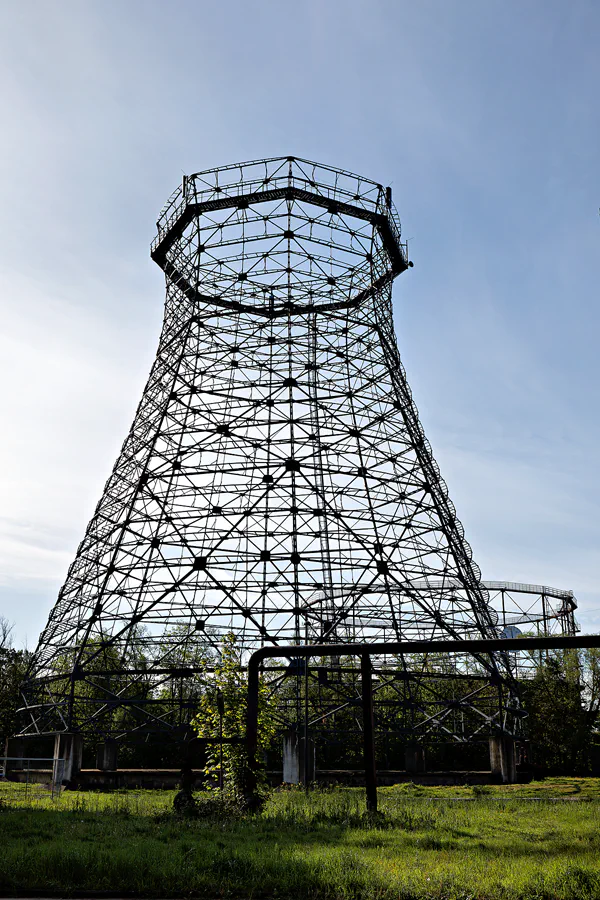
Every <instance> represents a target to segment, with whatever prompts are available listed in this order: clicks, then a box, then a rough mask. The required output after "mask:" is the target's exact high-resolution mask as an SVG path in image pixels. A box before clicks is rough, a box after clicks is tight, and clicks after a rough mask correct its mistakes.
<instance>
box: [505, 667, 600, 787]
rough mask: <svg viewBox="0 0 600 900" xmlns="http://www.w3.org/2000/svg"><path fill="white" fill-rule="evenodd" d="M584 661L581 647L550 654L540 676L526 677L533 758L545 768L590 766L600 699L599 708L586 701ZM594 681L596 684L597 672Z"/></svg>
mask: <svg viewBox="0 0 600 900" xmlns="http://www.w3.org/2000/svg"><path fill="white" fill-rule="evenodd" d="M582 662H583V660H582V657H581V655H580V654H579V653H578V652H577V651H565V652H563V653H560V652H556V653H552V654H548V656H547V657H546V659H545V660H544V661H543V662H541V663H540V665H539V667H538V669H537V672H536V674H535V676H534V677H533V678H532V679H531V680H530V681H527V682H525V681H523V682H521V688H522V694H523V702H524V706H525V709H526V711H527V713H528V717H527V720H526V728H527V734H528V737H529V739H530V741H531V743H532V747H533V756H534V763H535V764H536V765H537V766H539V767H540V769H541V770H542V771H543V772H548V773H563V774H570V775H574V774H577V773H580V772H585V771H587V770H588V767H589V755H590V749H591V741H592V731H593V726H594V722H595V719H596V716H597V701H596V700H595V701H594V703H595V709H592V708H590V706H589V703H586V697H585V687H584V675H583V671H584V670H583V666H582ZM595 664H596V665H597V659H595ZM592 681H593V682H594V689H596V688H597V673H595V675H592Z"/></svg>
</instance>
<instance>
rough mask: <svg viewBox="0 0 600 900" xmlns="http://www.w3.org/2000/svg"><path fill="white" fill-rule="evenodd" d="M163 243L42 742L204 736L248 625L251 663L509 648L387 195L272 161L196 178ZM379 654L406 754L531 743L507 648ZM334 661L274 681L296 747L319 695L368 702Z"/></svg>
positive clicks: (34, 683) (63, 622) (49, 657)
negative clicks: (122, 428) (420, 362)
mask: <svg viewBox="0 0 600 900" xmlns="http://www.w3.org/2000/svg"><path fill="white" fill-rule="evenodd" d="M157 228H158V234H157V237H156V239H155V241H154V242H153V244H152V251H151V252H152V258H153V259H154V261H155V262H156V263H157V264H158V265H159V266H160V267H161V268H162V269H163V271H164V273H165V278H166V301H165V316H164V322H163V327H162V332H161V336H160V341H159V346H158V351H157V356H156V359H155V361H154V364H153V366H152V370H151V372H150V376H149V379H148V382H147V385H146V387H145V389H144V393H143V396H142V399H141V402H140V404H139V407H138V409H137V412H136V415H135V419H134V422H133V425H132V427H131V430H130V432H129V434H128V436H127V438H126V440H125V442H124V444H123V447H122V450H121V453H120V455H119V457H118V459H117V462H116V464H115V466H114V469H113V471H112V474H111V476H110V478H109V479H108V481H107V483H106V486H105V489H104V492H103V495H102V497H101V499H100V501H99V503H98V506H97V508H96V511H95V514H94V516H93V518H92V520H91V522H90V523H89V525H88V528H87V530H86V534H85V536H84V538H83V540H82V542H81V544H80V546H79V548H78V551H77V554H76V557H75V560H74V561H73V563H72V565H71V567H70V569H69V572H68V575H67V579H66V581H65V584H64V586H63V587H62V589H61V591H60V594H59V598H58V601H57V603H56V605H55V607H54V609H53V610H52V612H51V614H50V617H49V621H48V624H47V626H46V628H45V629H44V631H43V633H42V635H41V637H40V641H39V644H38V647H37V650H36V652H35V655H34V659H33V663H32V666H31V670H30V672H29V677H28V682H27V684H26V685H25V688H24V698H25V707H24V716H25V719H24V727H23V734H24V735H35V734H55V733H61V732H64V733H81V734H83V735H84V736H87V737H89V738H90V739H91V738H93V739H99V738H106V737H111V738H117V739H120V740H129V739H132V738H135V737H137V738H139V739H141V740H153V739H155V737H156V736H157V735H162V736H163V737H166V736H168V735H171V736H177V735H179V736H181V735H184V736H185V735H189V734H190V721H191V719H192V718H193V716H194V714H195V712H196V707H197V700H198V696H199V693H200V692H201V691H203V690H211V689H212V688H211V671H212V669H213V667H214V664H215V661H216V660H217V659H218V657H219V654H220V653H221V647H222V642H223V639H224V638H225V636H226V635H233V636H234V638H235V642H236V646H237V647H238V648H239V650H240V654H241V655H240V659H241V661H242V663H243V660H244V659H245V658H247V654H248V653H250V652H251V651H253V650H254V649H256V648H258V647H260V646H263V645H266V644H271V645H277V644H289V643H320V642H324V641H326V642H348V643H352V642H359V641H362V642H365V641H367V642H372V641H385V640H394V641H400V640H403V639H407V640H408V639H410V640H419V639H421V640H430V639H431V640H433V639H439V638H444V637H447V638H448V639H461V638H463V639H464V638H469V637H480V636H483V637H495V636H498V634H499V630H500V626H499V616H498V612H497V611H496V610H495V609H494V608H493V606H492V605H491V604H490V601H489V593H488V590H487V588H486V585H485V584H484V583H483V582H482V581H481V575H480V572H479V569H478V568H477V566H476V564H475V563H474V561H473V559H472V554H471V549H470V547H469V544H468V543H467V541H466V539H465V536H464V530H463V528H462V525H461V523H460V521H459V519H458V518H457V515H456V511H455V509H454V506H453V504H452V502H451V500H450V499H449V496H448V491H447V488H446V485H445V483H444V481H443V479H442V477H441V475H440V471H439V468H438V466H437V463H436V462H435V459H434V457H433V454H432V451H431V447H430V445H429V443H428V441H427V439H426V437H425V434H424V432H423V429H422V426H421V423H420V421H419V416H418V412H417V409H416V406H415V404H414V402H413V400H412V395H411V391H410V388H409V385H408V381H407V378H406V374H405V371H404V368H403V366H402V363H401V361H400V356H399V353H398V349H397V345H396V339H395V333H394V326H393V320H392V294H391V292H392V282H393V280H394V279H395V278H396V277H397V276H398V275H400V274H401V273H403V272H404V271H406V270H407V269H408V268H409V267H410V266H411V265H412V263H410V262H409V259H408V253H407V246H406V243H403V241H402V239H401V232H400V223H399V219H398V216H397V213H396V211H395V209H394V206H393V204H392V196H391V190H390V189H389V188H387V189H386V188H384V187H383V186H382V185H380V184H378V183H376V182H373V181H371V180H369V179H366V178H363V177H361V176H358V175H353V174H351V173H349V172H345V171H342V170H339V169H334V168H331V167H327V166H321V165H318V164H316V163H313V162H309V161H306V160H301V159H298V158H296V157H284V158H275V159H264V160H260V161H255V162H250V163H243V164H239V165H235V166H226V167H221V168H217V169H211V170H208V171H205V172H201V173H197V174H194V175H190V176H186V177H184V178H183V182H182V184H181V185H180V186H179V187H178V188H177V189H176V191H175V192H174V193H173V195H172V196H171V197H170V199H169V201H168V202H167V204H166V206H165V207H164V209H163V210H162V212H161V214H160V216H159V219H158V222H157ZM379 664H380V666H381V667H382V668H381V671H382V672H383V671H384V669H385V668H386V667H387V668H388V669H389V667H390V665H392V666H393V667H394V668H395V670H397V671H398V673H399V675H398V677H396V678H395V680H394V686H395V687H394V690H395V691H396V695H397V702H396V706H395V708H394V716H395V718H394V726H393V727H394V729H396V732H397V733H398V734H400V735H403V736H404V738H406V739H408V738H409V737H410V736H411V735H414V734H416V733H417V732H418V733H419V734H420V735H421V736H423V735H424V734H425V732H426V731H427V733H428V734H430V735H431V734H435V735H438V736H439V735H441V736H442V737H443V738H444V739H445V738H448V739H450V740H453V741H457V742H462V743H464V742H468V741H470V740H474V739H478V738H483V737H485V736H486V735H488V734H490V733H492V732H494V730H495V729H498V728H501V729H503V728H506V727H510V722H511V721H512V718H511V715H512V713H511V709H513V708H514V706H515V704H517V703H518V701H517V700H516V698H515V696H514V683H513V680H512V675H511V671H510V669H511V665H510V660H509V658H508V656H507V655H506V654H500V655H498V654H496V655H494V654H487V655H485V656H484V655H482V656H481V657H479V658H478V659H477V660H475V661H473V660H470V659H468V658H467V657H466V655H465V656H464V657H460V658H459V657H455V658H454V662H453V663H452V665H451V667H450V668H448V664H447V663H444V664H443V665H442V663H441V662H440V661H439V660H432V659H427V658H422V659H418V660H416V659H405V658H402V657H397V658H394V660H392V661H390V660H380V661H379ZM325 668H327V667H323V666H322V667H316V668H315V669H314V670H310V671H306V670H304V671H302V672H300V671H298V670H294V667H293V666H291V667H283V668H282V667H279V668H277V667H274V668H273V669H272V671H270V673H267V674H266V676H265V677H266V678H267V679H269V680H270V682H271V687H272V692H273V696H274V697H280V698H281V702H280V703H279V705H278V711H277V717H278V722H279V725H280V728H281V730H282V731H284V730H286V729H288V728H290V727H294V726H295V727H299V726H300V723H301V722H302V721H304V719H305V718H306V704H305V698H306V694H307V692H308V691H310V690H311V687H310V685H311V684H313V683H314V685H318V686H319V688H318V691H317V690H316V688H315V689H314V690H312V693H311V697H312V696H313V695H314V697H318V700H315V701H314V702H315V704H317V706H315V710H316V712H315V714H314V716H313V718H314V721H315V723H316V722H318V721H320V722H321V723H324V722H325V721H326V720H327V721H329V720H331V718H332V716H334V717H335V713H336V709H337V708H338V707H339V706H340V705H341V704H344V708H349V707H351V705H352V702H353V699H352V698H353V696H354V694H355V691H356V685H355V680H354V679H353V676H352V673H351V669H352V664H351V663H348V665H345V663H344V661H343V660H342V661H334V662H333V664H332V665H331V666H330V669H331V672H329V674H328V675H327V674H323V671H324V669H325ZM345 669H346V670H350V674H349V675H348V676H347V677H345V676H343V670H345ZM340 673H342V676H340ZM402 673H404V675H402ZM382 677H383V676H382ZM474 685H475V687H474ZM312 702H313V701H312V700H311V703H312ZM386 702H387V701H386ZM318 704H320V706H318ZM336 704H337V705H336ZM392 705H393V704H392ZM382 709H383V708H382ZM319 710H320V711H321V712H320V713H319ZM384 720H385V715H384V711H382V713H381V722H382V723H383V722H384ZM424 722H427V723H428V724H427V728H425V726H424V725H423V723H424ZM315 727H316V725H315ZM390 727H391V726H390Z"/></svg>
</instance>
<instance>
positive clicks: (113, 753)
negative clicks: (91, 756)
mask: <svg viewBox="0 0 600 900" xmlns="http://www.w3.org/2000/svg"><path fill="white" fill-rule="evenodd" d="M96 768H97V769H99V770H100V771H101V772H114V771H115V770H116V768H117V742H116V741H111V740H106V741H103V742H102V743H101V744H98V747H97V748H96Z"/></svg>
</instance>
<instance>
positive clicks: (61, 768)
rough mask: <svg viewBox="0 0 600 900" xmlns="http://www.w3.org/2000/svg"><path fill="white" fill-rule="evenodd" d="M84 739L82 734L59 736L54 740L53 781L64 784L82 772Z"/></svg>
mask: <svg viewBox="0 0 600 900" xmlns="http://www.w3.org/2000/svg"><path fill="white" fill-rule="evenodd" d="M82 754H83V737H82V736H81V735H80V734H68V733H66V732H65V733H63V734H57V735H56V738H55V740H54V773H53V779H52V780H53V781H54V782H55V783H56V784H64V783H65V782H69V781H72V779H73V778H75V776H76V775H78V774H79V772H80V771H81V757H82Z"/></svg>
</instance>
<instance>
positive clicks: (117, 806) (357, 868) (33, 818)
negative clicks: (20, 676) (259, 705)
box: [0, 778, 600, 900]
mask: <svg viewBox="0 0 600 900" xmlns="http://www.w3.org/2000/svg"><path fill="white" fill-rule="evenodd" d="M14 787H15V786H14V785H0V797H2V796H3V794H4V795H5V796H7V797H8V791H9V790H10V792H11V794H10V796H11V798H12V799H11V802H10V804H6V805H3V807H2V811H0V892H2V893H3V894H4V895H8V894H13V895H14V894H15V893H20V894H26V893H27V892H28V891H31V892H45V894H46V895H51V894H61V895H62V896H66V895H69V894H77V893H80V892H85V891H104V892H109V893H112V894H115V895H118V894H124V893H127V894H136V895H139V896H146V897H187V896H196V897H202V898H216V897H239V898H250V897H257V898H258V897H274V898H278V900H287V898H290V900H291V898H294V900H296V898H331V900H334V898H335V900H337V898H340V900H341V898H344V900H350V898H352V900H363V898H364V900H367V898H369V900H371V898H373V900H374V898H377V900H392V898H393V900H400V898H403V900H409V898H421V900H424V898H428V900H434V898H435V900H442V898H445V900H467V898H473V900H475V898H482V900H483V898H486V900H517V898H531V900H534V898H535V900H545V898H561V900H575V898H577V900H580V898H581V900H585V898H590V900H591V898H597V897H599V896H600V832H599V829H598V822H599V821H600V819H599V814H600V780H598V779H575V778H562V779H552V780H547V781H543V782H534V783H532V784H531V785H524V786H518V787H500V786H498V787H493V788H490V789H489V793H485V794H483V795H481V794H480V795H477V793H475V792H474V789H473V788H469V787H447V788H439V787H436V788H421V787H418V786H410V785H400V786H396V787H392V788H382V789H381V790H380V793H379V796H380V808H381V811H382V814H381V816H380V818H379V819H377V820H374V821H369V820H368V818H367V817H366V816H365V813H364V802H363V792H362V791H360V790H358V789H351V788H348V789H344V788H342V789H336V790H331V791H315V792H313V793H312V794H311V795H310V796H309V797H308V798H307V797H305V796H304V795H303V794H302V793H301V792H296V791H282V792H275V793H274V794H273V795H272V797H271V799H270V800H269V803H268V804H267V806H266V808H265V810H264V811H263V812H262V813H261V814H260V815H258V816H256V817H248V818H245V819H238V820H233V821H232V820H229V821H226V820H218V819H217V820H214V821H204V820H187V819H186V820H177V819H174V818H173V817H172V816H171V815H170V814H169V813H168V810H169V808H170V806H171V802H172V798H173V792H169V791H130V792H115V793H111V794H100V793H76V792H64V793H63V794H62V795H61V796H60V798H58V799H56V800H54V801H53V800H52V798H51V797H50V796H49V795H47V796H45V797H44V798H43V799H42V800H39V801H37V800H31V796H30V798H29V801H28V802H29V803H30V805H29V806H26V805H25V801H24V796H22V799H18V798H17V794H16V793H15V792H14ZM21 794H22V795H24V791H21ZM531 797H537V798H540V799H539V800H538V801H537V802H532V801H531V800H528V799H526V798H531ZM460 798H462V799H465V800H466V799H467V798H468V799H469V802H460ZM522 798H525V799H522ZM552 798H563V800H564V799H569V798H573V799H575V800H580V801H582V802H556V801H555V800H553V799H552Z"/></svg>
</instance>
